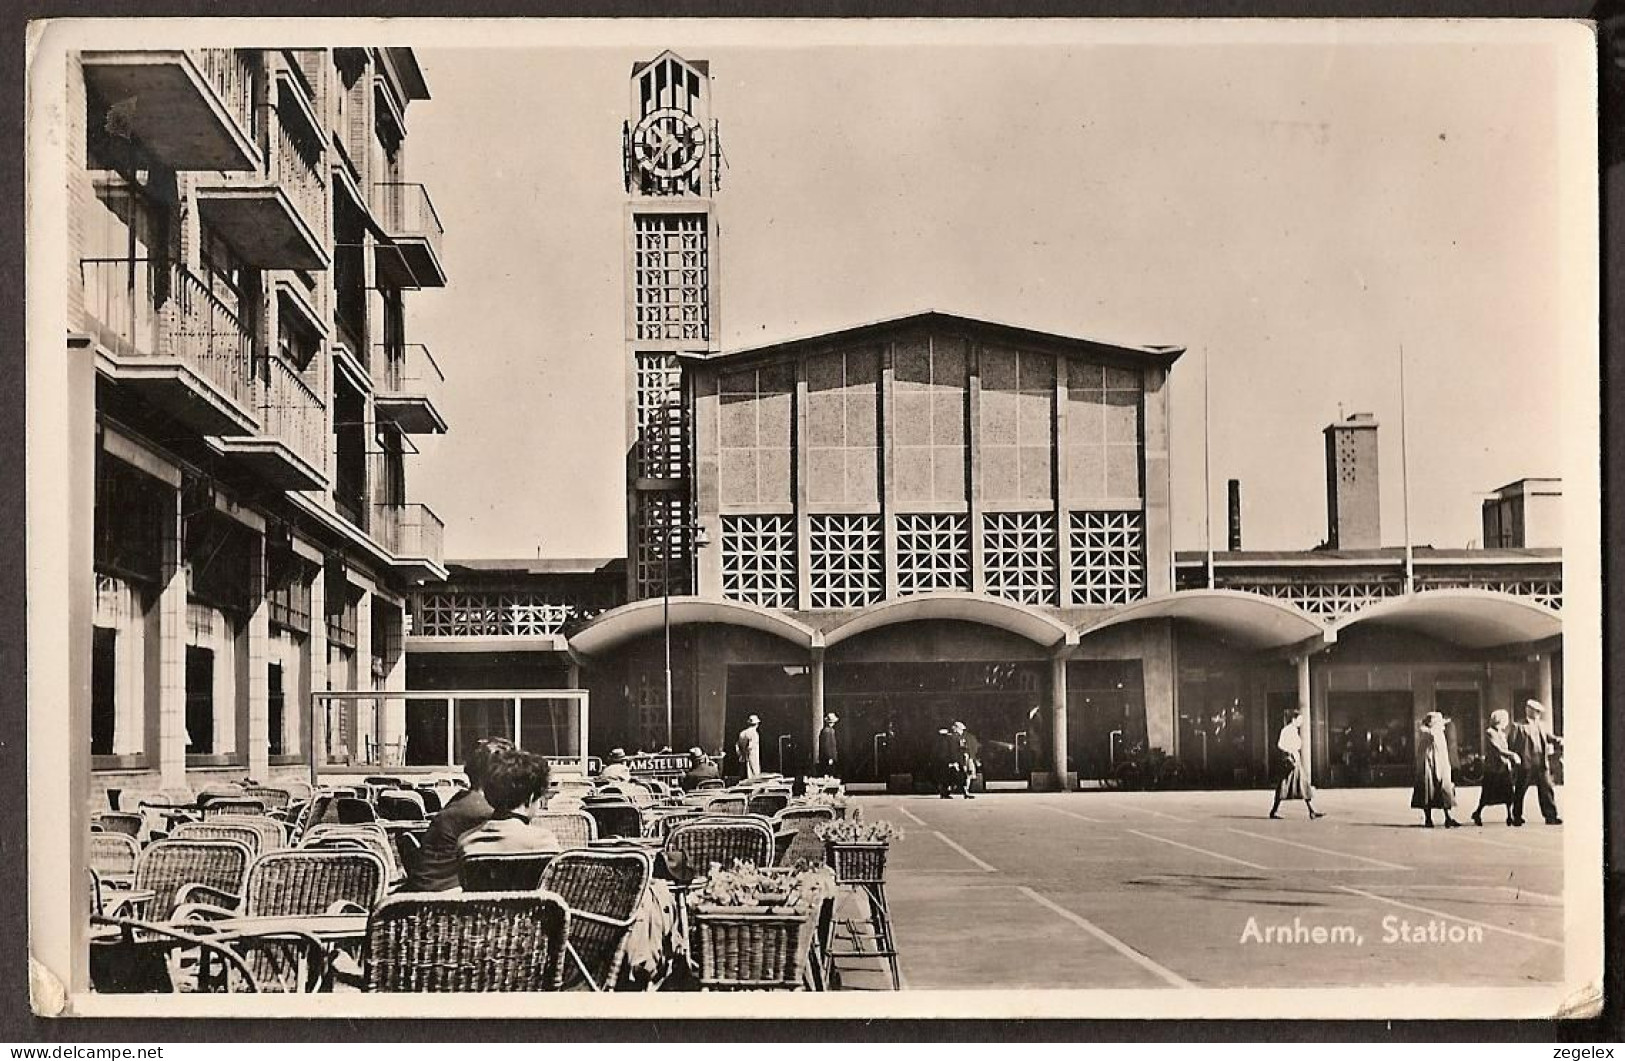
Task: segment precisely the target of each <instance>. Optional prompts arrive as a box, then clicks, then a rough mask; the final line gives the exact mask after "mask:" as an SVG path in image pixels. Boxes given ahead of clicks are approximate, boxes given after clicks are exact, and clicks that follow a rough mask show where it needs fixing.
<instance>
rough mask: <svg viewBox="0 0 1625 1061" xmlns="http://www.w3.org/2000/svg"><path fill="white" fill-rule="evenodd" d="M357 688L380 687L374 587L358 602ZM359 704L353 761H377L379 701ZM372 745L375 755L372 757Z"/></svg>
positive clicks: (352, 718)
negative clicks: (365, 719) (375, 667)
mask: <svg viewBox="0 0 1625 1061" xmlns="http://www.w3.org/2000/svg"><path fill="white" fill-rule="evenodd" d="M352 688H354V689H356V690H368V689H376V688H378V683H377V682H376V681H375V680H373V676H372V591H371V590H370V589H369V590H365V591H363V592H362V594H361V599H360V600H358V601H356V602H355V684H354V685H353V686H352ZM351 702H352V703H353V704H354V705H355V707H354V710H352V711H351V712H350V733H349V741H348V743H349V745H350V761H351V762H352V763H357V764H362V763H366V764H372V763H376V762H377V747H376V745H375V744H374V743H373V742H375V741H376V740H377V739H378V721H377V719H378V701H376V700H354V701H351ZM364 707H366V708H370V710H369V711H368V712H367V713H368V714H369V715H370V716H371V719H372V724H371V725H370V726H369V725H364V724H363V723H362V720H361V712H362V708H364ZM369 747H370V748H371V749H372V751H373V757H371V758H369V757H368V755H367V751H368V749H369Z"/></svg>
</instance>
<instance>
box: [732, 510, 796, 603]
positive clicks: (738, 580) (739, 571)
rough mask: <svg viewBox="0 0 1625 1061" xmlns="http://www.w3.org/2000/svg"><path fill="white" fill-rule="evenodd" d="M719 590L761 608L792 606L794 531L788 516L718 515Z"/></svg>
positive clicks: (794, 583) (734, 598)
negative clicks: (720, 574) (719, 518)
mask: <svg viewBox="0 0 1625 1061" xmlns="http://www.w3.org/2000/svg"><path fill="white" fill-rule="evenodd" d="M722 593H723V596H725V597H727V598H729V599H730V600H738V601H745V602H747V603H749V604H759V605H761V606H762V607H764V608H794V607H795V606H796V531H795V523H794V521H793V520H792V519H791V517H789V516H723V517H722Z"/></svg>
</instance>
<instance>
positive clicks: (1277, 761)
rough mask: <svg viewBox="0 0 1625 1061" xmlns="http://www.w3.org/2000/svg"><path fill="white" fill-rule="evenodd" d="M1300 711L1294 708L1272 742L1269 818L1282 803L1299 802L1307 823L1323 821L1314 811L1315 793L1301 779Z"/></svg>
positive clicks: (1307, 781) (1301, 716)
mask: <svg viewBox="0 0 1625 1061" xmlns="http://www.w3.org/2000/svg"><path fill="white" fill-rule="evenodd" d="M1302 721H1303V708H1301V707H1300V708H1298V709H1297V710H1296V711H1294V712H1293V713H1292V717H1291V718H1289V719H1287V721H1286V725H1284V726H1282V727H1281V732H1280V734H1279V735H1278V736H1277V737H1276V738H1275V757H1274V759H1273V760H1272V762H1273V763H1274V766H1275V768H1274V770H1273V771H1271V774H1272V777H1273V779H1274V781H1275V804H1274V805H1273V806H1272V807H1270V817H1271V818H1279V817H1280V815H1279V814H1277V813H1276V812H1277V811H1279V810H1280V809H1281V801H1282V800H1284V799H1301V800H1303V805H1304V806H1305V807H1308V808H1309V820H1310V821H1314V820H1315V819H1316V818H1324V817H1326V815H1325V814H1323V813H1322V812H1320V811H1317V810H1316V809H1315V803H1314V800H1315V790H1314V788H1312V787H1311V786H1310V784H1309V779H1308V778H1307V777H1306V776H1304V769H1303V755H1304V748H1303V728H1302Z"/></svg>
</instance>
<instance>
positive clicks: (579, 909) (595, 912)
mask: <svg viewBox="0 0 1625 1061" xmlns="http://www.w3.org/2000/svg"><path fill="white" fill-rule="evenodd" d="M653 876H654V859H653V858H651V857H650V856H649V854H648V852H646V851H564V852H561V853H560V854H559V855H558V856H557V857H556V858H554V859H553V861H552V863H551V864H550V865H549V866H548V867H547V870H546V872H544V873H543V874H542V881H541V884H542V889H543V890H544V891H548V892H553V893H555V894H557V895H558V896H560V897H561V898H562V899H563V900H564V901H565V903H567V904H568V905H569V907H570V935H569V952H568V953H569V958H570V970H569V971H568V972H567V974H566V975H567V977H568V979H569V981H570V982H574V980H575V978H576V977H577V976H579V977H580V978H581V981H582V982H584V983H585V984H586V985H587V986H588V987H589V988H591V989H592V990H594V991H609V990H613V989H614V987H615V983H616V980H617V978H618V977H619V975H620V969H621V962H622V961H623V960H624V957H625V952H624V949H623V948H624V945H625V943H626V935H627V933H628V932H630V931H631V929H632V920H633V918H634V916H635V915H636V913H637V909H638V904H639V903H640V902H641V901H642V900H643V893H644V891H645V890H646V889H647V888H648V887H649V880H650V878H651V877H653Z"/></svg>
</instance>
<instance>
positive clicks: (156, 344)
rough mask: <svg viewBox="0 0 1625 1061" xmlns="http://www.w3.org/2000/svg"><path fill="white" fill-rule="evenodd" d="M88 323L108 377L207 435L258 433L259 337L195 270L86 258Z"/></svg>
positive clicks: (83, 267)
mask: <svg viewBox="0 0 1625 1061" xmlns="http://www.w3.org/2000/svg"><path fill="white" fill-rule="evenodd" d="M79 272H80V277H81V279H82V282H83V285H84V298H85V312H84V320H83V324H84V326H85V329H86V330H87V331H88V332H89V333H90V334H91V335H92V336H93V337H94V338H95V339H96V340H97V342H99V343H100V344H101V345H102V347H103V348H104V349H105V350H106V352H107V354H108V355H109V356H108V361H109V362H110V368H109V369H108V375H110V376H111V377H112V378H113V379H116V380H118V381H119V382H120V383H121V384H123V385H124V386H126V387H128V388H129V390H130V391H132V392H134V393H136V394H139V395H140V396H141V397H142V398H144V399H146V400H147V401H149V402H151V403H152V404H153V405H155V406H157V407H158V408H160V409H162V410H163V411H165V412H167V413H168V414H169V415H170V416H173V417H174V418H175V419H176V420H178V421H180V422H181V423H183V424H185V425H186V426H187V427H189V428H190V429H191V430H193V431H196V432H198V433H199V434H204V435H220V436H227V437H230V436H237V435H246V434H251V433H252V432H254V431H255V430H256V429H257V427H258V424H257V423H256V421H255V418H254V414H253V412H252V406H253V401H252V398H253V384H252V371H253V356H254V340H253V336H252V335H250V334H249V331H248V329H247V328H246V327H244V326H243V324H242V322H241V321H240V320H239V319H238V316H237V314H236V313H235V312H234V311H233V310H232V308H231V307H229V306H227V305H226V304H225V303H224V302H222V301H221V300H220V299H219V298H217V297H215V295H214V294H213V293H212V292H210V291H209V289H208V288H207V287H206V286H205V285H204V284H203V283H202V282H201V281H199V280H198V279H196V278H195V277H193V276H192V274H191V273H188V272H186V271H185V270H183V269H175V268H167V269H166V268H163V267H161V266H159V265H157V264H156V263H153V262H150V261H144V260H131V259H116V260H114V259H105V258H87V259H83V260H81V261H80V263H79Z"/></svg>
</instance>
